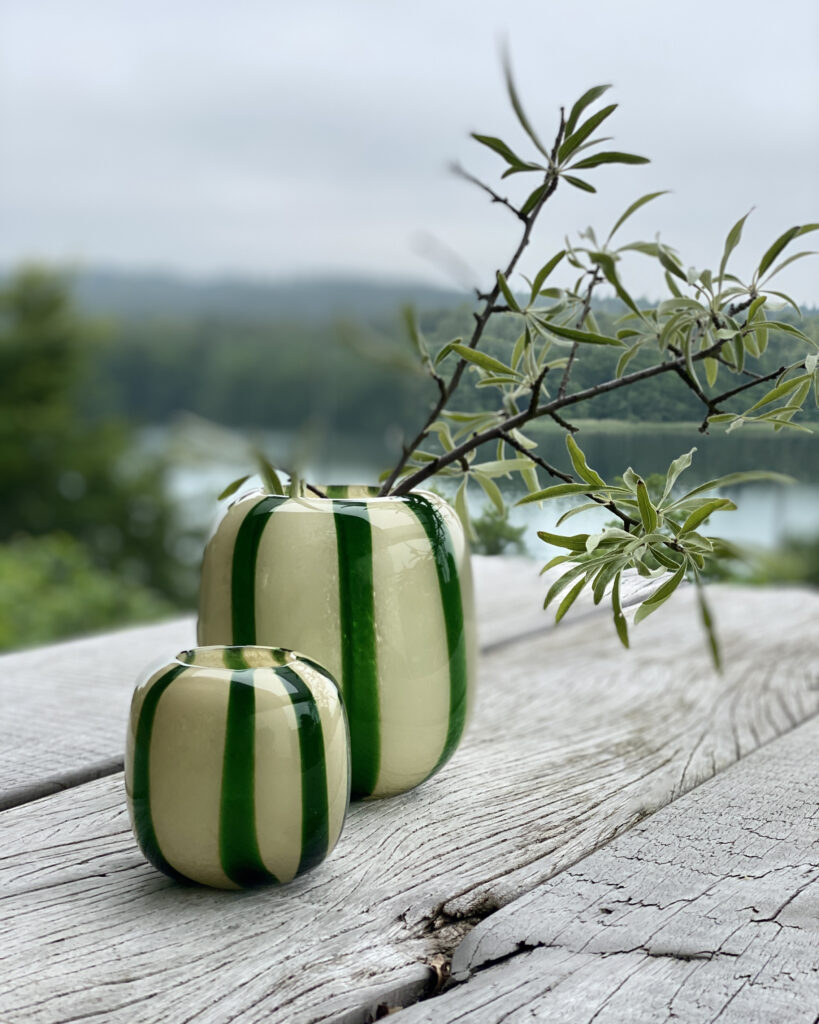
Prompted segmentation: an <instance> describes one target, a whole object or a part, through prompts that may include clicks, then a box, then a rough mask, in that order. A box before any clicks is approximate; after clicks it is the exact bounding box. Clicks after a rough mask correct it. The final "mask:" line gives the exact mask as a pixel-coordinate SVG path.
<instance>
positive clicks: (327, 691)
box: [125, 646, 350, 889]
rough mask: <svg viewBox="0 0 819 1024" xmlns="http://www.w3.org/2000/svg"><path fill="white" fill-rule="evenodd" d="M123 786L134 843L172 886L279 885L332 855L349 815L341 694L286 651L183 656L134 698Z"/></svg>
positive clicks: (220, 650)
mask: <svg viewBox="0 0 819 1024" xmlns="http://www.w3.org/2000/svg"><path fill="white" fill-rule="evenodd" d="M125 785H126V791H127V796H128V808H129V813H130V816H131V823H132V826H133V829H134V833H135V835H136V838H137V841H138V843H139V845H140V847H141V849H142V851H143V853H144V854H145V856H146V857H147V858H148V860H149V861H150V862H151V863H152V864H153V865H154V866H155V867H157V868H159V869H160V870H161V871H164V872H165V873H166V874H168V875H170V876H171V877H173V878H177V879H188V880H191V881H194V882H200V883H202V884H203V885H210V886H216V887H218V888H223V889H235V888H243V887H245V886H250V885H258V884H264V883H275V882H287V881H289V880H290V879H291V878H293V877H294V876H295V875H297V874H300V873H301V872H303V871H306V870H308V869H309V868H311V867H313V866H314V865H315V864H318V863H319V862H320V861H321V860H323V858H324V857H325V856H326V855H327V854H328V853H329V852H330V851H331V850H332V849H333V846H334V845H335V843H336V841H337V840H338V837H339V835H340V833H341V828H342V825H343V822H344V816H345V814H346V811H347V806H348V802H349V794H350V771H349V734H348V729H347V722H346V718H345V714H344V709H343V706H342V702H341V698H340V695H339V691H338V687H337V685H336V683H335V681H334V680H333V679H332V677H331V676H330V675H329V673H327V671H326V670H325V669H323V668H322V667H321V666H320V665H318V664H317V663H316V662H314V661H312V660H311V659H308V658H305V657H303V656H301V655H298V654H295V653H293V652H292V651H285V650H281V649H274V648H264V647H255V646H249V647H200V648H196V649H194V650H191V651H184V652H182V653H181V654H180V655H178V657H177V658H176V659H175V660H174V661H172V662H171V663H170V664H167V665H165V666H163V667H162V668H160V669H159V670H157V671H153V672H149V673H147V674H146V675H145V677H144V678H143V680H142V681H141V682H140V683H139V685H138V686H137V688H136V690H135V692H134V696H133V701H132V704H131V715H130V724H129V729H128V736H127V744H126V758H125Z"/></svg>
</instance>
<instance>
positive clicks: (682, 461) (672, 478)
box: [660, 448, 697, 504]
mask: <svg viewBox="0 0 819 1024" xmlns="http://www.w3.org/2000/svg"><path fill="white" fill-rule="evenodd" d="M696 450H697V449H696V448H691V449H690V450H689V451H687V452H686V453H685V454H684V455H680V456H678V457H677V458H676V459H674V461H673V462H672V463H671V465H670V466H669V467H668V472H667V473H666V475H665V488H664V490H663V496H662V498H661V499H660V504H662V503H663V502H664V501H665V500H666V498H667V497H668V496H669V495H670V494H671V491H672V490H673V488H674V484H675V483H676V482H677V478H678V477H679V476H680V474H681V473H684V472H685V471H686V470H687V469H688V467H689V466H690V465H691V460H692V458H693V457H694V452H695V451H696Z"/></svg>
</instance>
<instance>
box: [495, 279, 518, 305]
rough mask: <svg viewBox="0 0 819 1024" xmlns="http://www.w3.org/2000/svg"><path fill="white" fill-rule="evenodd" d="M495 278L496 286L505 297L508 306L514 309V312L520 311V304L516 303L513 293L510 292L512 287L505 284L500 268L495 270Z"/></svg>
mask: <svg viewBox="0 0 819 1024" xmlns="http://www.w3.org/2000/svg"><path fill="white" fill-rule="evenodd" d="M497 278H498V287H499V288H500V290H501V291H502V292H503V297H504V298H505V299H506V302H507V304H508V306H509V308H510V309H514V311H515V312H516V313H519V312H520V306H519V305H518V300H517V299H516V298H515V296H514V294H513V293H512V289H511V288H510V287H509V285H508V284H507V282H506V278H505V277H504V275H503V274H502V273H501V272H500V270H499V271H497Z"/></svg>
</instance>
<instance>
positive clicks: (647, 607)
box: [634, 562, 686, 625]
mask: <svg viewBox="0 0 819 1024" xmlns="http://www.w3.org/2000/svg"><path fill="white" fill-rule="evenodd" d="M685 570H686V563H685V562H683V564H682V565H681V566H680V567H679V569H677V571H676V572H675V573H674V575H673V576H671V578H670V579H668V580H666V581H665V583H663V585H662V586H660V587H658V588H657V589H656V590H655V591H654V593H653V594H652V595H651V597H647V598H646V599H645V601H643V603H642V604H641V605H640V607H639V608H638V609H637V613H636V615H635V616H634V624H635V625H637V623H638V622H642V621H643V619H645V618H648V616H649V615H651V613H652V612H656V611H657V609H658V608H659V607H660V605H661V604H665V602H666V601H667V600H668V599H669V597H671V595H672V594H673V593H674V591H675V590H676V589H677V587H678V586H679V585H680V584H681V583H682V581H683V580H684V579H685Z"/></svg>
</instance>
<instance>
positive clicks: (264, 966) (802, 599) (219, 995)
mask: <svg viewBox="0 0 819 1024" xmlns="http://www.w3.org/2000/svg"><path fill="white" fill-rule="evenodd" d="M510 599H511V598H510ZM713 604H714V606H715V609H716V613H717V617H718V621H719V625H720V628H721V633H722V636H723V641H724V644H725V647H726V654H727V660H728V664H729V666H730V668H729V670H728V671H727V672H726V674H725V675H724V676H723V677H719V676H717V675H715V674H714V672H713V670H712V669H711V667H710V664H709V660H708V656H707V653H706V651H705V646H704V644H703V642H702V639H701V636H700V634H699V630H698V626H697V617H696V611H695V608H694V602H693V595H691V594H686V593H683V594H680V595H679V599H678V600H677V601H676V602H675V604H673V605H671V606H668V605H666V606H664V607H663V608H661V609H660V611H658V612H657V613H656V614H655V615H653V616H652V617H651V618H649V619H648V620H646V622H644V623H643V624H641V626H640V627H638V629H637V630H636V631H635V634H634V640H635V643H634V650H632V651H631V652H626V651H623V650H622V649H621V648H620V646H619V643H618V641H617V639H616V637H615V636H614V630H613V627H612V626H611V623H610V622H609V621H608V620H605V619H603V618H602V617H599V616H588V617H581V618H579V619H578V621H576V622H575V623H574V624H572V623H564V624H562V625H561V626H560V627H559V628H558V629H556V630H550V631H546V632H542V633H540V634H539V635H537V636H534V637H530V638H528V639H525V640H522V641H518V642H515V643H507V644H503V645H501V646H498V647H496V648H495V649H494V650H493V651H491V652H490V653H488V654H487V655H485V657H484V658H483V660H482V678H481V686H480V689H479V702H478V704H479V706H478V709H477V713H476V716H475V721H474V723H473V725H472V728H471V731H470V732H469V734H468V736H467V739H466V740H465V742H464V744H463V745H462V747H461V749H460V750H459V751H458V753H457V754H456V755H455V757H454V759H453V760H452V761H451V762H450V763H449V764H448V765H447V766H446V768H445V769H444V771H443V772H441V773H440V774H439V775H438V776H436V777H435V778H434V779H432V780H431V781H430V782H429V783H427V784H425V785H424V786H422V787H421V788H420V789H418V790H416V791H414V792H412V793H408V794H405V795H404V796H401V797H398V798H396V799H393V800H389V801H381V802H376V803H370V804H359V805H356V806H355V807H354V808H353V809H352V811H351V814H350V816H349V819H348V823H347V827H346V829H345V832H344V834H343V835H342V838H341V841H340V842H339V845H338V847H337V848H336V852H335V854H334V855H333V857H332V858H331V859H330V860H328V861H327V862H325V864H323V865H322V866H321V867H319V868H318V869H317V870H316V871H314V872H312V873H310V874H308V875H306V876H304V877H303V878H301V879H299V880H297V881H296V882H295V883H294V884H293V885H291V886H288V887H286V888H283V889H280V890H264V891H258V892H249V893H242V894H224V893H218V892H212V891H207V890H201V889H182V888H180V887H177V886H176V885H174V884H173V883H171V882H170V881H168V880H166V879H164V878H163V877H162V876H160V875H158V874H157V873H156V872H155V871H153V869H151V868H150V867H149V866H148V865H146V864H145V863H144V862H143V861H142V860H141V858H140V855H139V853H138V851H137V850H136V848H135V846H134V843H133V840H132V838H131V836H130V833H129V832H128V827H127V821H126V818H125V811H124V796H123V793H122V788H121V779H120V777H119V776H114V777H111V778H106V779H101V780H98V781H95V782H90V783H88V784H86V785H82V786H78V787H76V788H75V789H73V790H71V791H70V792H66V793H61V794H57V795H54V796H51V797H48V798H46V799H44V800H40V801H37V802H35V803H31V804H28V805H26V806H22V807H17V808H13V809H11V810H7V811H5V812H4V813H3V814H2V816H1V817H0V821H1V822H2V824H3V827H4V839H3V846H2V856H0V899H2V915H0V950H2V953H0V956H1V957H2V968H3V970H2V974H0V978H2V982H0V985H2V986H3V991H2V994H1V995H0V1020H2V1021H3V1022H4V1024H46V1022H56V1021H65V1020H69V1019H82V1018H84V1017H87V1016H91V1015H98V1017H99V1018H100V1019H104V1020H105V1021H106V1022H108V1021H110V1022H114V1024H116V1022H119V1021H122V1022H127V1024H133V1022H138V1021H157V1022H159V1021H162V1022H166V1021H174V1022H177V1021H179V1022H182V1021H189V1020H196V1021H212V1022H214V1024H216V1022H218V1024H227V1022H230V1021H242V1022H250V1021H265V1022H267V1024H274V1022H277V1021H283V1022H284V1021H286V1022H288V1024H290V1022H300V1021H317V1020H344V1021H361V1020H366V1019H368V1018H369V1016H370V1015H371V1014H372V1013H374V1012H375V1010H376V1008H377V1007H378V1006H379V1005H401V1004H406V1003H409V1002H412V1001H413V1000H415V999H417V998H418V997H420V996H421V995H423V994H428V993H430V992H431V991H432V990H433V989H434V988H435V985H436V979H437V978H438V977H439V976H440V975H441V974H442V973H444V972H445V970H446V967H447V964H448V961H449V956H450V954H451V952H452V950H453V949H454V948H455V946H456V945H457V944H458V942H459V941H460V940H461V939H462V937H463V936H464V934H466V933H467V932H468V931H469V930H470V929H471V928H472V927H473V926H474V925H475V924H476V923H477V922H478V921H480V920H481V919H483V918H484V917H486V916H487V915H488V914H489V913H491V912H492V911H493V910H495V909H497V908H498V907H500V906H502V905H504V904H506V903H508V902H509V901H511V900H513V899H515V898H516V897H519V896H521V895H522V894H523V893H525V892H527V891H529V890H531V889H532V888H533V887H535V886H538V885H540V884H541V883H543V882H544V881H545V880H547V879H548V878H550V877H551V876H553V875H555V873H557V872H559V871H560V870H562V869H565V868H566V867H568V866H569V865H571V864H574V863H576V862H577V861H578V860H580V859H581V858H583V857H584V856H586V855H588V854H589V853H590V852H592V851H594V850H595V849H597V848H598V847H600V846H602V845H603V844H605V843H606V842H608V841H609V840H611V839H612V837H613V836H615V835H617V834H618V833H620V832H622V831H623V830H625V829H627V828H629V827H630V826H633V825H635V824H636V823H637V822H640V821H642V820H643V819H644V818H645V817H647V816H648V815H650V814H652V813H653V812H655V811H656V810H657V809H658V808H659V807H661V806H663V805H665V804H667V803H668V802H669V801H670V800H672V799H674V798H675V797H677V796H679V794H680V793H682V792H685V791H687V790H690V789H691V788H692V787H694V786H696V785H697V784H698V783H700V782H702V781H703V780H704V779H707V778H709V777H710V776H712V775H713V774H714V773H715V772H718V771H720V770H722V769H723V768H725V767H726V766H727V765H729V764H731V763H733V762H735V761H736V760H737V758H740V757H743V756H744V755H746V754H748V753H750V752H751V751H753V750H754V749H756V748H758V747H759V746H760V745H762V744H764V743H766V742H768V741H769V740H771V739H774V738H775V737H776V736H778V735H780V734H783V733H786V732H788V731H789V730H790V729H792V728H793V727H794V726H795V725H796V724H797V723H798V722H801V721H803V720H805V719H807V718H809V717H810V716H811V715H813V714H816V713H817V711H819V690H818V689H817V665H816V658H815V643H814V641H813V640H812V639H811V635H812V630H813V629H814V627H815V622H816V619H817V615H818V614H819V594H816V593H812V592H808V591H799V590H779V591H769V592H763V591H751V590H742V589H739V588H727V587H726V588H719V589H716V588H715V591H714V593H713Z"/></svg>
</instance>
